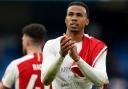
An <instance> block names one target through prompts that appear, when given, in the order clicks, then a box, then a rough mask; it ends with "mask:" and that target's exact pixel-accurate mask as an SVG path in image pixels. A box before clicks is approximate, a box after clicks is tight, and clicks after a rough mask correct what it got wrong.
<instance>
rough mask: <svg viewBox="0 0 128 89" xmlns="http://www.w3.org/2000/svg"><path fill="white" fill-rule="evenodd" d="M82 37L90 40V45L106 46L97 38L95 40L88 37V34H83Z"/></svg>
mask: <svg viewBox="0 0 128 89" xmlns="http://www.w3.org/2000/svg"><path fill="white" fill-rule="evenodd" d="M84 36H85V37H86V38H88V39H89V40H90V43H91V44H103V45H106V44H105V43H104V42H103V41H101V40H100V39H98V38H95V37H93V36H89V35H88V34H84Z"/></svg>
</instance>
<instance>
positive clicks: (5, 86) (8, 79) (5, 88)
mask: <svg viewBox="0 0 128 89" xmlns="http://www.w3.org/2000/svg"><path fill="white" fill-rule="evenodd" d="M16 74H17V68H16V64H15V61H12V62H11V63H10V64H9V65H8V66H7V68H6V70H5V73H4V76H3V77H2V81H1V82H0V89H10V88H11V87H12V85H13V84H14V82H15V77H16Z"/></svg>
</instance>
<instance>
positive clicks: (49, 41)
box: [45, 36, 61, 45]
mask: <svg viewBox="0 0 128 89" xmlns="http://www.w3.org/2000/svg"><path fill="white" fill-rule="evenodd" d="M60 39H61V36H59V37H57V38H55V39H50V40H48V41H47V42H46V43H45V44H47V45H54V44H58V43H59V42H60Z"/></svg>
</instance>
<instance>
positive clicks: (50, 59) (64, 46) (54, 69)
mask: <svg viewBox="0 0 128 89" xmlns="http://www.w3.org/2000/svg"><path fill="white" fill-rule="evenodd" d="M70 40H71V38H70V37H69V38H68V37H67V36H66V35H65V34H64V35H63V36H62V38H61V40H60V43H58V44H60V45H57V46H60V50H59V51H57V52H58V53H56V52H55V49H54V48H55V47H54V45H53V44H51V43H53V42H52V41H48V42H47V43H46V44H45V46H44V49H43V63H42V72H41V81H42V82H43V83H44V84H45V85H49V84H50V83H51V82H52V81H53V80H54V78H55V76H56V74H57V73H58V71H59V69H60V66H61V64H62V62H63V60H64V57H65V55H67V53H68V51H69V50H70V49H71V48H72V47H73V46H72V45H73V44H74V42H69V41H70ZM56 54H57V55H56Z"/></svg>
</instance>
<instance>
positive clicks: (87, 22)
mask: <svg viewBox="0 0 128 89" xmlns="http://www.w3.org/2000/svg"><path fill="white" fill-rule="evenodd" d="M85 25H86V26H88V25H89V19H88V18H87V19H86V23H85Z"/></svg>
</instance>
